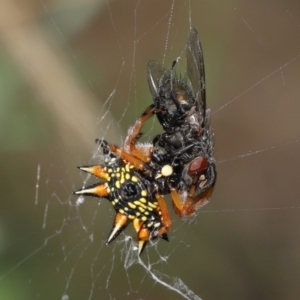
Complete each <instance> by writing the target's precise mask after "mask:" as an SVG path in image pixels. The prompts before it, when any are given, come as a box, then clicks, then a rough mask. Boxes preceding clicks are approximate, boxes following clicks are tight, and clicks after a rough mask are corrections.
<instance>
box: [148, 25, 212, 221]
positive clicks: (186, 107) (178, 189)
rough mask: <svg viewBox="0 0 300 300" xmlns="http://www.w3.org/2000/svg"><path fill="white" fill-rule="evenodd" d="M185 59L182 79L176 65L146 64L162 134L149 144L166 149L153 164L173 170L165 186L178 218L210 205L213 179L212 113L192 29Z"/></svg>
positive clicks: (200, 56)
mask: <svg viewBox="0 0 300 300" xmlns="http://www.w3.org/2000/svg"><path fill="white" fill-rule="evenodd" d="M186 57H187V75H185V76H184V77H183V78H182V77H177V76H176V74H175V73H174V65H175V64H176V61H175V62H174V63H173V65H172V67H171V68H170V69H165V68H164V67H163V66H162V65H160V64H159V63H158V62H156V61H150V62H149V64H148V82H149V87H150V91H151V94H152V97H153V100H154V104H153V105H152V107H153V110H154V111H155V112H156V115H157V118H158V120H159V122H160V124H161V125H162V127H163V129H164V132H163V133H162V134H159V135H158V136H156V137H155V138H154V140H153V144H154V145H156V144H158V146H160V147H161V148H162V149H164V150H165V152H164V154H163V155H160V156H158V157H157V158H156V160H161V163H162V164H169V165H171V167H172V168H173V169H174V172H173V173H172V174H171V175H170V176H169V179H167V184H168V185H169V187H170V193H171V195H172V198H173V203H174V204H175V205H174V208H175V211H176V213H177V214H178V215H179V216H181V217H186V216H189V215H191V214H192V213H194V212H195V211H196V210H197V209H199V208H201V207H202V206H203V205H204V204H206V203H207V202H208V200H209V198H210V196H211V194H212V191H213V187H214V184H215V182H216V176H217V175H216V168H215V159H214V157H213V149H214V144H213V141H212V133H211V129H210V118H209V115H210V110H208V109H206V91H205V71H204V59H203V51H202V47H201V42H200V39H199V35H198V32H197V31H196V29H193V28H192V29H191V30H190V33H189V38H188V41H187V45H186ZM189 82H190V84H189ZM178 174H180V175H179V176H178ZM172 179H175V180H172ZM174 199H176V200H174Z"/></svg>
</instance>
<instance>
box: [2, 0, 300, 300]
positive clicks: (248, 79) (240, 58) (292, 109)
mask: <svg viewBox="0 0 300 300" xmlns="http://www.w3.org/2000/svg"><path fill="white" fill-rule="evenodd" d="M191 26H193V27H195V28H196V29H197V30H198V32H199V35H200V37H201V42H202V46H203V49H204V59H205V66H206V82H207V103H208V107H210V108H211V110H212V127H213V130H214V133H215V143H216V151H215V156H216V160H217V171H218V181H217V184H216V188H215V191H214V194H213V197H212V200H211V202H210V203H209V204H208V205H207V206H205V207H204V208H203V209H202V210H201V211H200V212H199V213H198V214H197V215H196V216H194V217H191V218H189V219H187V220H181V219H179V218H178V217H177V216H175V215H174V213H172V218H173V228H172V230H171V232H170V234H169V237H170V242H169V243H166V242H165V241H158V243H157V244H155V245H153V246H152V247H151V246H149V247H148V248H147V250H146V251H145V253H144V254H143V256H142V257H141V261H138V260H137V258H136V256H135V254H134V253H133V252H132V251H130V248H131V247H132V244H131V241H130V240H129V239H128V238H127V237H128V236H131V235H133V232H132V230H131V228H128V229H127V230H126V232H125V235H122V236H120V237H119V238H118V239H117V240H116V241H115V242H114V243H112V244H111V245H109V246H105V241H106V238H107V236H108V233H109V231H110V228H111V224H112V220H113V217H114V214H115V213H114V211H113V209H112V207H111V205H110V203H108V201H105V200H100V201H98V200H97V199H91V198H86V199H85V201H84V203H82V204H81V205H76V201H77V198H76V197H74V196H73V195H72V192H73V191H74V190H76V189H78V188H80V187H81V186H82V185H83V183H84V182H86V180H88V182H89V183H91V182H93V180H92V179H87V177H86V175H84V174H82V173H80V172H79V171H78V170H77V169H76V166H80V165H85V164H90V163H93V162H97V159H98V154H97V152H96V150H97V149H96V145H95V143H94V141H95V138H101V137H105V138H106V139H107V140H108V141H110V142H114V143H119V144H120V143H122V141H123V140H124V137H125V136H126V134H127V129H128V127H129V126H130V125H132V124H133V123H134V121H135V119H136V118H137V117H138V116H139V115H140V113H141V112H142V111H143V110H144V109H145V108H146V106H148V105H149V104H150V103H151V101H152V99H151V95H150V93H149V89H148V83H147V76H146V66H147V63H148V61H149V60H150V59H155V60H157V61H159V62H161V63H164V64H165V65H166V66H170V65H171V63H172V61H173V60H174V59H175V58H177V57H179V56H180V57H181V59H180V60H179V66H178V72H179V71H180V70H181V71H182V72H184V70H185V63H186V62H185V44H186V41H187V36H188V32H189V28H190V27H191ZM299 41H300V3H299V1H283V0H280V1H279V0H277V1H270V0H269V1H258V0H254V1H251V2H249V1H245V0H240V1H237V0H233V1H202V0H201V1H193V0H191V1H176V0H174V1H169V0H167V1H158V0H151V1H150V0H144V1H128V0H127V1H121V0H117V1H109V0H107V1H101V0H98V1H95V0H85V1H82V0H73V1H68V0H60V1H54V0H53V1H48V0H45V1H40V0H38V1H37V0H28V1H25V2H24V1H17V0H2V1H1V3H0V64H1V66H0V78H1V80H0V95H1V96H0V106H1V109H0V143H1V147H0V152H1V154H0V159H1V171H0V186H1V188H0V190H1V209H0V266H1V267H0V298H1V299H6V300H7V299H38V298H40V299H64V300H67V299H171V298H172V299H184V298H185V299H197V297H200V298H202V299H276V300H277V299H298V297H299V294H300V285H299V280H300V258H299V248H300V230H299V225H300V218H299V214H300V210H299V208H300V205H299V199H300V185H299V169H300V168H299V167H300V160H299V150H300V144H299V141H298V139H299V137H300V101H299V86H300V84H299V83H300V43H299ZM144 131H145V138H144V140H146V141H147V140H148V141H149V140H151V138H152V137H153V136H155V134H157V133H159V132H160V127H159V126H158V125H157V124H156V122H155V120H154V119H153V120H152V121H150V122H149V123H148V126H147V127H146V128H145V130H144ZM169 204H170V210H171V211H172V208H171V203H170V201H169ZM130 227H131V226H130ZM162 282H163V283H165V284H166V285H169V287H168V286H166V285H164V284H161V283H162Z"/></svg>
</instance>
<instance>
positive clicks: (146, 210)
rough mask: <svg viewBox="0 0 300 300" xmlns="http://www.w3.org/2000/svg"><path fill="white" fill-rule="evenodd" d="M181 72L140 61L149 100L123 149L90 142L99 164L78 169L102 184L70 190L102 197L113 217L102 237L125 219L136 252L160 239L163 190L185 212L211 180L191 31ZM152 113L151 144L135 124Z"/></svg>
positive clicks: (197, 50)
mask: <svg viewBox="0 0 300 300" xmlns="http://www.w3.org/2000/svg"><path fill="white" fill-rule="evenodd" d="M186 56H187V76H184V77H183V78H181V77H177V76H176V74H174V70H173V69H174V65H175V63H176V62H174V63H173V65H172V67H171V68H170V69H165V68H164V67H163V66H162V65H160V64H159V63H157V62H155V61H150V62H149V64H148V81H149V87H150V91H151V94H152V97H153V100H154V102H153V104H151V105H150V106H149V107H148V108H147V109H146V110H145V111H144V113H143V114H142V115H141V116H140V117H139V118H138V119H137V120H136V122H135V124H134V125H133V126H132V127H131V128H130V129H129V131H128V135H127V137H126V139H125V142H124V145H123V148H121V147H119V146H117V145H112V144H109V143H107V142H105V141H104V140H100V141H98V142H99V143H100V146H101V147H102V148H103V153H104V155H105V157H106V159H105V161H104V163H103V165H97V166H89V167H80V169H81V170H83V171H85V172H88V173H91V174H93V175H94V176H96V177H98V178H100V179H102V181H104V182H100V183H97V184H95V185H93V186H90V187H88V188H84V189H81V190H79V191H77V192H75V194H82V195H91V196H96V197H102V198H106V199H108V200H109V201H110V202H111V203H112V205H113V206H114V208H115V210H116V212H117V215H116V218H115V221H114V225H113V229H112V232H111V234H110V236H109V238H108V241H107V243H109V242H111V241H112V240H113V239H114V238H116V237H117V236H118V235H119V233H120V232H121V231H122V230H123V229H124V228H125V227H126V225H127V224H128V223H129V222H130V221H132V222H133V226H134V228H135V230H136V232H137V240H138V244H139V254H141V252H142V251H143V249H144V247H145V245H146V243H147V242H148V241H151V240H153V239H155V238H157V237H161V238H163V239H165V240H167V239H168V238H167V232H168V231H169V230H170V228H171V225H172V221H171V219H170V215H169V211H168V208H167V205H166V202H165V199H164V195H167V194H170V195H171V197H172V202H173V207H174V210H175V212H176V213H177V214H178V215H179V216H180V217H187V216H190V215H191V214H193V213H194V212H195V211H196V210H198V209H199V208H201V207H202V206H203V205H204V204H206V203H207V202H208V201H209V199H210V196H211V194H212V191H213V187H214V184H215V181H216V169H215V160H214V158H213V142H212V133H211V130H210V122H209V110H206V99H205V74H204V62H203V52H202V47H201V43H200V39H199V36H198V33H197V31H196V30H195V29H193V28H192V29H191V30H190V33H189V37H188V41H187V45H186ZM154 115H156V116H157V118H158V120H159V122H160V124H161V125H162V128H163V130H164V131H163V133H161V134H159V135H157V136H156V137H155V138H154V139H153V144H141V143H138V140H139V138H140V137H141V135H142V133H141V129H142V127H143V124H144V123H145V122H146V121H147V120H148V119H149V118H151V117H152V116H154Z"/></svg>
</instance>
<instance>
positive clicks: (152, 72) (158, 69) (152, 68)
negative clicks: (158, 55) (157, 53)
mask: <svg viewBox="0 0 300 300" xmlns="http://www.w3.org/2000/svg"><path fill="white" fill-rule="evenodd" d="M165 72H166V69H165V68H164V67H163V66H162V65H161V64H159V63H158V62H157V61H155V60H150V61H149V63H148V67H147V75H148V84H149V88H150V91H151V94H152V97H153V99H155V98H156V96H157V94H158V91H159V87H160V85H161V84H160V83H161V81H162V77H163V76H164V74H165Z"/></svg>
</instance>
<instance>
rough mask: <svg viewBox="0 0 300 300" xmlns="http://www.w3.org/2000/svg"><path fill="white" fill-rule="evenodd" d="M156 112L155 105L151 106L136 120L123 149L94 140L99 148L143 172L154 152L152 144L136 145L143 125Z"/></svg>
mask: <svg viewBox="0 0 300 300" xmlns="http://www.w3.org/2000/svg"><path fill="white" fill-rule="evenodd" d="M156 112H157V110H156V105H155V104H151V105H150V106H148V107H147V109H146V110H145V111H144V112H143V114H142V115H141V116H140V117H139V118H138V119H137V120H136V122H135V124H134V125H133V126H132V127H131V128H130V129H129V131H128V135H127V137H126V139H125V142H124V149H122V148H121V147H119V146H117V145H111V144H108V143H107V142H106V141H104V140H96V142H97V143H99V144H100V146H101V147H102V148H103V149H104V151H105V149H106V150H108V151H111V152H113V153H115V154H116V155H118V156H119V157H120V158H121V159H123V160H124V161H127V162H129V163H130V164H131V165H133V166H134V167H135V168H137V169H139V170H141V171H143V170H144V166H145V163H148V162H149V161H150V160H151V153H152V152H153V150H154V146H153V145H152V144H137V141H138V139H139V138H140V137H141V136H142V133H141V129H142V127H143V125H144V123H145V122H146V121H147V120H148V119H150V118H151V117H152V116H153V115H155V114H156Z"/></svg>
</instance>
